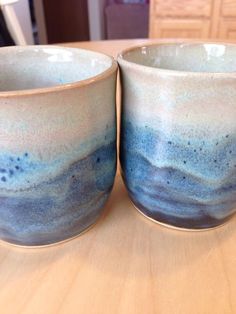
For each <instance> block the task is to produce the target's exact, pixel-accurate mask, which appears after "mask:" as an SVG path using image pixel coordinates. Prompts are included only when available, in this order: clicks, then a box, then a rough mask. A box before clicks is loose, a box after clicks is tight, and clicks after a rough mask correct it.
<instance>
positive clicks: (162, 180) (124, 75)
mask: <svg viewBox="0 0 236 314" xmlns="http://www.w3.org/2000/svg"><path fill="white" fill-rule="evenodd" d="M118 62H119V64H120V67H121V79H122V88H123V107H122V125H121V153H120V154H121V155H120V159H121V165H122V171H123V177H124V181H125V184H126V186H127V188H128V191H129V194H130V196H131V199H132V201H133V203H134V204H135V206H136V207H137V208H138V209H139V210H140V211H141V212H142V213H143V214H144V215H146V216H148V217H149V218H152V219H153V220H156V221H159V222H161V223H164V224H169V225H172V226H175V227H180V228H188V229H203V228H211V227H215V226H217V225H220V224H222V223H223V222H225V221H226V220H227V219H229V218H230V217H231V216H232V215H233V214H234V212H235V210H236V123H235V121H236V105H235V99H236V46H235V45H224V44H208V43H205V44H159V45H150V46H147V47H136V48H131V49H129V50H126V51H124V52H123V53H122V54H121V55H120V56H119V58H118Z"/></svg>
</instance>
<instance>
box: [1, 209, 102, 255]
mask: <svg viewBox="0 0 236 314" xmlns="http://www.w3.org/2000/svg"><path fill="white" fill-rule="evenodd" d="M104 214H105V213H103V214H102V215H101V216H100V217H99V218H98V219H97V220H96V221H95V222H94V223H93V224H91V225H90V226H88V227H87V228H85V229H84V230H83V231H81V232H79V233H78V234H76V235H74V236H72V237H69V238H66V239H64V240H61V241H57V242H53V243H49V244H40V245H24V244H16V243H13V242H9V241H5V240H1V239H0V244H1V245H6V246H12V247H15V248H20V249H43V248H48V247H51V246H57V245H60V244H64V243H66V242H69V241H72V240H74V239H76V238H78V237H80V236H82V235H83V234H84V233H86V232H88V231H89V230H90V229H92V228H93V227H94V226H95V225H96V224H97V223H99V221H100V219H102V217H103V215H104Z"/></svg>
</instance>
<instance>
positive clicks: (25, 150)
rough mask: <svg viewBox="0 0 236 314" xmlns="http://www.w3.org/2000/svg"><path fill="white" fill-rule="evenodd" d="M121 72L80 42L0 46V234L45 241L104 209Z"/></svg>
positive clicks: (73, 231)
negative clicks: (67, 45) (65, 45)
mask: <svg viewBox="0 0 236 314" xmlns="http://www.w3.org/2000/svg"><path fill="white" fill-rule="evenodd" d="M116 72H117V64H116V62H115V61H114V60H113V59H112V58H110V57H108V56H105V55H103V54H100V53H96V52H92V51H87V50H82V49H70V48H62V47H53V46H32V47H30V46H29V47H11V48H1V49H0V73H1V75H0V117H1V120H0V238H1V239H2V240H5V241H8V242H11V243H13V244H18V245H24V246H27V245H33V246H35V245H47V244H51V243H55V242H58V241H63V240H66V239H68V238H71V237H74V236H76V235H78V234H79V233H81V232H82V231H84V230H85V229H86V228H88V227H89V226H91V225H92V224H93V223H95V221H96V220H97V218H98V217H99V216H100V214H101V212H102V210H103V206H104V204H105V202H106V200H107V198H108V196H109V194H110V192H111V189H112V186H113V182H114V177H115V173H116V112H115V88H116Z"/></svg>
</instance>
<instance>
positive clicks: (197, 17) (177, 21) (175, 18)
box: [149, 0, 236, 39]
mask: <svg viewBox="0 0 236 314" xmlns="http://www.w3.org/2000/svg"><path fill="white" fill-rule="evenodd" d="M149 37H151V38H220V39H236V0H151V4H150V22H149Z"/></svg>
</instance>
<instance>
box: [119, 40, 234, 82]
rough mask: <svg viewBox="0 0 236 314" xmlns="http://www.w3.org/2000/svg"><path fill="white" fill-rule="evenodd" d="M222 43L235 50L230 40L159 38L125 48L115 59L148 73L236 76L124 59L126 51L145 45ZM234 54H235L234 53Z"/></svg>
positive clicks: (230, 73) (232, 73)
mask: <svg viewBox="0 0 236 314" xmlns="http://www.w3.org/2000/svg"><path fill="white" fill-rule="evenodd" d="M208 44H209V45H223V46H226V47H227V46H233V47H235V51H236V43H232V42H223V41H198V40H193V41H189V40H164V41H163V40H161V41H160V40H159V41H155V40H154V41H152V42H148V43H143V44H140V45H135V46H132V47H129V48H126V49H124V50H122V51H121V52H119V53H118V55H117V61H118V63H121V64H123V65H126V66H129V67H133V68H136V69H137V70H140V71H145V72H148V73H153V74H155V73H158V74H162V75H168V76H177V77H186V76H188V77H189V76H193V77H203V76H204V77H208V78H212V77H214V78H215V77H217V78H224V77H225V78H236V72H210V71H209V72H196V71H180V70H174V69H164V68H158V67H151V66H148V65H143V64H139V63H136V62H133V61H128V60H126V59H125V54H126V53H128V52H132V51H135V50H138V49H141V48H146V47H154V46H168V45H178V46H181V45H185V46H187V45H188V46H194V45H208ZM235 56H236V55H235Z"/></svg>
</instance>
